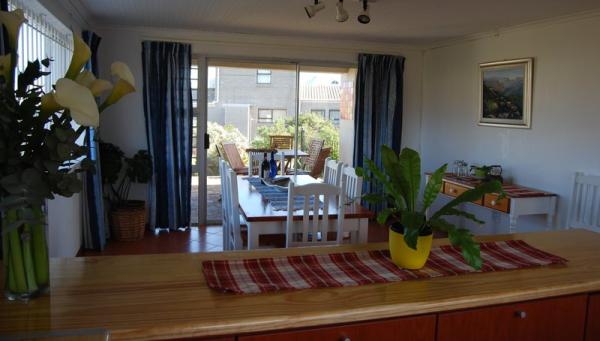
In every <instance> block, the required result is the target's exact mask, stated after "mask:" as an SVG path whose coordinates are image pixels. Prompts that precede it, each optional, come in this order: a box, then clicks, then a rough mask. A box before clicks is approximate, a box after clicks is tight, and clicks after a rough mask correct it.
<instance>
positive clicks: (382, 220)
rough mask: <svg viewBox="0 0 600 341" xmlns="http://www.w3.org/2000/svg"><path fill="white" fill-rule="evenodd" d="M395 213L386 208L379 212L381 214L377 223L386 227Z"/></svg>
mask: <svg viewBox="0 0 600 341" xmlns="http://www.w3.org/2000/svg"><path fill="white" fill-rule="evenodd" d="M392 213H393V211H392V210H391V209H389V208H384V209H383V210H382V211H381V212H379V214H378V215H377V222H378V223H379V224H381V225H385V224H386V223H387V221H388V219H389V217H390V215H391V214H392Z"/></svg>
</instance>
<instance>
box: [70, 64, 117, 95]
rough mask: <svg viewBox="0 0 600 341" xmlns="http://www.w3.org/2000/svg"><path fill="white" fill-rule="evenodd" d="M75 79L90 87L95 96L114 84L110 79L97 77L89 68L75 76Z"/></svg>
mask: <svg viewBox="0 0 600 341" xmlns="http://www.w3.org/2000/svg"><path fill="white" fill-rule="evenodd" d="M75 81H76V82H77V83H79V84H80V85H83V86H85V87H86V88H88V89H90V91H92V94H93V95H94V97H98V96H100V95H102V94H103V93H104V92H105V91H107V90H110V89H111V88H112V84H111V83H110V82H109V81H107V80H104V79H96V76H94V74H93V73H92V72H91V71H88V70H84V71H82V72H81V73H80V74H78V75H77V77H76V78H75Z"/></svg>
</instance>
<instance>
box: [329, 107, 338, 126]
mask: <svg viewBox="0 0 600 341" xmlns="http://www.w3.org/2000/svg"><path fill="white" fill-rule="evenodd" d="M332 112H337V115H338V117H337V120H334V119H333V118H331V113H332ZM340 115H341V113H340V109H329V112H328V113H327V117H328V118H329V120H330V121H331V122H333V124H340V119H341V116H340Z"/></svg>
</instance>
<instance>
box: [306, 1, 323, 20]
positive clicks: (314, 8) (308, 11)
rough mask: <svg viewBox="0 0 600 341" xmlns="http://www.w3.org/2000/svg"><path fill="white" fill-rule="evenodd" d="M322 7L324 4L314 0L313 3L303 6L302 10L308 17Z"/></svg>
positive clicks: (312, 15)
mask: <svg viewBox="0 0 600 341" xmlns="http://www.w3.org/2000/svg"><path fill="white" fill-rule="evenodd" d="M323 8H325V5H324V4H323V3H320V2H319V0H315V3H314V5H309V6H306V7H304V10H305V11H306V15H308V17H309V18H312V17H314V16H315V14H317V12H319V11H320V10H322V9H323Z"/></svg>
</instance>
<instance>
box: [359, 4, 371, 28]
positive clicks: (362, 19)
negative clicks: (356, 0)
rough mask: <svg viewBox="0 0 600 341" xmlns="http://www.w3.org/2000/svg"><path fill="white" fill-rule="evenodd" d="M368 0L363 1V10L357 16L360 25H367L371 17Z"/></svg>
mask: <svg viewBox="0 0 600 341" xmlns="http://www.w3.org/2000/svg"><path fill="white" fill-rule="evenodd" d="M368 2H369V1H368V0H363V10H362V12H360V14H359V15H358V22H359V23H361V24H368V23H370V22H371V17H370V16H369V4H368Z"/></svg>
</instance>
